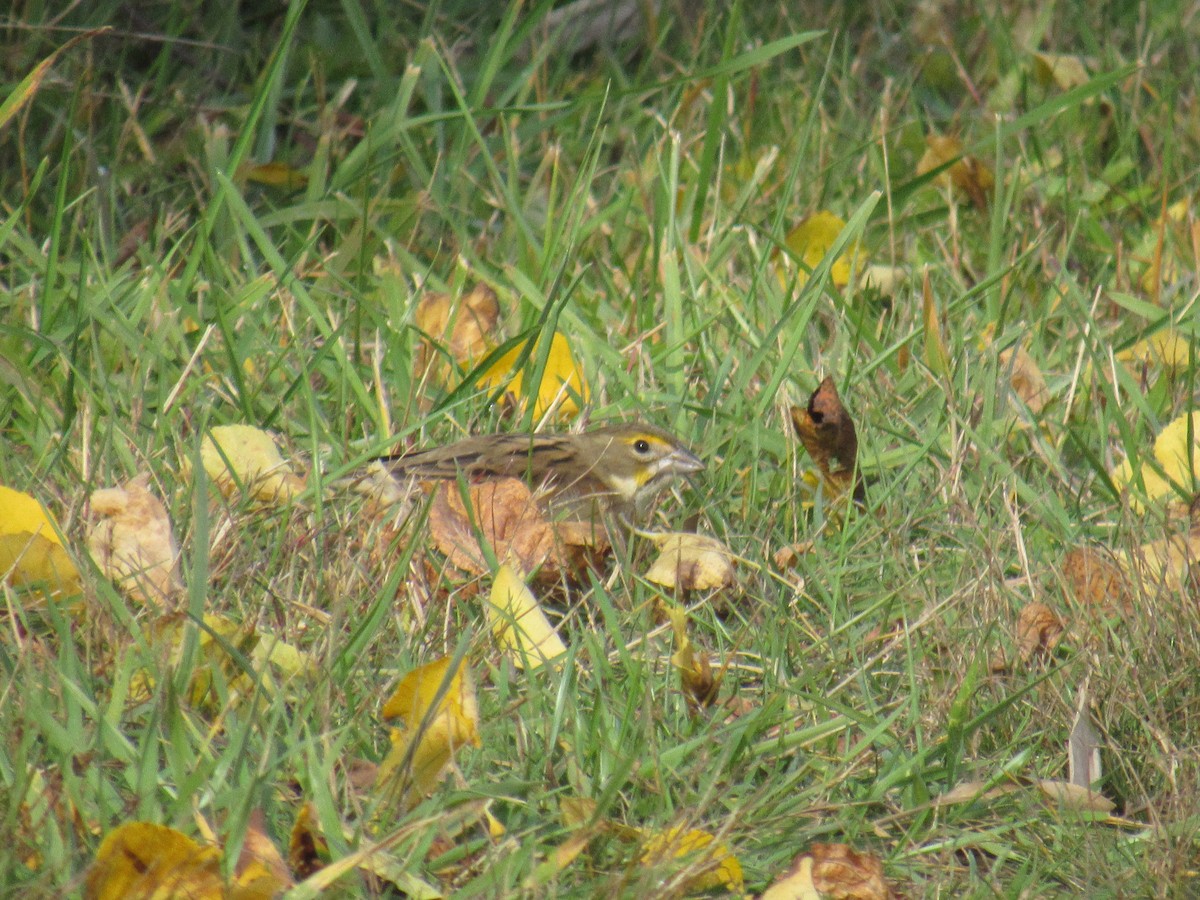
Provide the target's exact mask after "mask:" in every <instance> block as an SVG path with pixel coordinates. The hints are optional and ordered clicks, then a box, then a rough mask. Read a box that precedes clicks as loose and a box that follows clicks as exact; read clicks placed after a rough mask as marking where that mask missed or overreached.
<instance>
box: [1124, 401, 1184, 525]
mask: <svg viewBox="0 0 1200 900" xmlns="http://www.w3.org/2000/svg"><path fill="white" fill-rule="evenodd" d="M1154 459H1155V460H1156V461H1157V463H1158V465H1159V466H1160V467H1161V468H1162V474H1161V475H1160V474H1159V473H1158V472H1157V471H1155V470H1154V468H1152V467H1151V466H1148V465H1144V464H1143V465H1140V466H1138V468H1137V470H1136V471H1135V468H1134V463H1133V459H1132V458H1129V459H1126V460H1125V461H1124V462H1122V463H1120V464H1119V465H1117V466H1115V467H1114V468H1113V470H1112V472H1111V473H1110V475H1111V477H1112V480H1113V484H1114V485H1116V486H1117V487H1118V488H1121V489H1127V488H1128V487H1129V485H1130V484H1132V483H1135V482H1136V481H1137V477H1138V475H1139V474H1140V476H1141V480H1142V483H1143V484H1144V485H1145V488H1146V498H1147V500H1149V501H1150V502H1153V501H1155V500H1158V499H1159V498H1160V497H1165V496H1170V495H1172V494H1174V493H1175V489H1174V487H1173V485H1182V486H1183V488H1184V489H1185V490H1187V491H1189V492H1193V493H1194V492H1195V490H1196V487H1197V485H1196V480H1195V477H1194V473H1196V472H1198V471H1200V410H1198V411H1195V412H1192V413H1184V414H1183V415H1181V416H1179V417H1178V418H1176V419H1175V420H1174V421H1172V422H1171V423H1170V424H1169V425H1167V426H1166V427H1165V428H1163V430H1162V431H1161V432H1159V434H1158V437H1156V438H1155V439H1154ZM1144 461H1145V460H1144V457H1143V462H1144ZM1129 505H1130V506H1131V507H1132V508H1133V510H1134V512H1138V513H1141V512H1145V511H1146V504H1144V503H1143V502H1142V500H1141V497H1140V496H1139V495H1138V494H1136V493H1132V494H1130V497H1129Z"/></svg>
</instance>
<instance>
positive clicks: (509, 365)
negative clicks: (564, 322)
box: [477, 331, 591, 419]
mask: <svg viewBox="0 0 1200 900" xmlns="http://www.w3.org/2000/svg"><path fill="white" fill-rule="evenodd" d="M540 339H541V336H540V335H539V336H536V337H535V338H533V340H535V341H537V340H540ZM526 346H527V345H525V344H519V345H517V346H516V347H513V348H512V349H511V350H509V351H508V352H507V353H505V354H504V355H503V356H501V357H500V358H499V359H497V360H496V361H495V362H494V363H492V364H491V365H490V366H489V367H488V370H487V371H486V372H484V373H483V375H481V376H480V378H479V381H478V382H477V383H478V385H479V386H480V387H481V388H486V389H488V390H496V389H498V388H501V387H503V388H504V393H505V395H506V396H508V397H510V398H512V400H513V402H515V403H517V404H518V405H519V406H520V407H521V408H522V409H524V408H525V407H526V405H527V404H528V403H529V400H530V391H531V390H532V389H531V388H530V387H529V386H528V385H526V384H525V370H526V367H527V366H529V365H533V364H535V363H536V361H537V358H538V353H539V352H540V348H539V347H538V346H537V344H535V345H534V346H533V347H531V348H530V349H529V354H528V357H527V359H526V364H525V365H524V366H522V367H521V368H516V365H517V361H518V360H519V359H520V358H521V354H522V353H523V351H524V350H525V347H526ZM590 397H591V393H590V391H589V389H588V385H587V382H586V381H585V380H584V377H583V369H582V368H581V367H580V365H579V363H578V362H576V361H575V356H574V354H572V353H571V345H570V344H569V343H568V342H567V339H566V337H565V336H564V335H563V334H562V333H560V332H557V331H556V332H554V334H553V335H552V336H551V338H550V352H549V355H548V356H547V357H546V368H545V370H544V371H543V372H542V381H541V384H539V385H538V386H537V388H536V391H534V392H533V415H534V418H538V419H540V418H541V417H542V416H544V415H545V414H546V413H547V412H548V411H550V410H554V415H555V417H556V418H558V419H569V418H571V417H572V416H574V415H576V414H577V413H578V412H579V410H580V406H581V404H585V403H587V402H588V400H589V399H590Z"/></svg>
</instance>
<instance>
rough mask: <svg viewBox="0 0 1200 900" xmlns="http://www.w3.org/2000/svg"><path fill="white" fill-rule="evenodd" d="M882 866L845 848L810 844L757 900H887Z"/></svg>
mask: <svg viewBox="0 0 1200 900" xmlns="http://www.w3.org/2000/svg"><path fill="white" fill-rule="evenodd" d="M895 896H896V895H895V894H894V893H893V892H892V889H891V887H890V886H889V885H888V883H887V881H886V879H884V877H883V862H882V861H881V860H880V859H879V857H877V856H874V855H873V854H870V853H861V852H859V851H857V850H854V849H853V848H851V847H848V846H847V845H846V844H812V845H811V846H810V847H809V848H808V850H806V851H805V852H804V853H801V854H800V855H799V856H797V857H796V858H795V859H794V860H793V861H792V866H791V868H790V869H789V870H788V872H787V874H786V875H784V876H783V877H782V878H780V879H779V880H777V881H776V882H775V883H774V884H772V885H771V887H770V888H768V889H767V891H766V892H765V893H764V894H763V895H762V896H761V897H760V898H759V900H793V898H794V900H819V898H838V900H889V898H892V897H895Z"/></svg>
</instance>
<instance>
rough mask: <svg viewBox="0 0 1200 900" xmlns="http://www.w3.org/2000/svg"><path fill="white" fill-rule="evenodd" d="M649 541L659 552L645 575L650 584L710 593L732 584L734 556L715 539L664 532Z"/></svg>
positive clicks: (683, 533)
mask: <svg viewBox="0 0 1200 900" xmlns="http://www.w3.org/2000/svg"><path fill="white" fill-rule="evenodd" d="M650 540H651V541H653V542H654V544H655V546H656V547H658V551H659V553H658V558H657V559H655V560H654V562H653V563H652V564H651V565H650V569H649V570H648V571H647V572H646V580H647V581H651V582H653V583H654V584H657V585H661V586H662V587H665V588H667V589H668V590H674V589H675V588H679V589H680V590H684V591H710V590H716V589H718V588H723V587H728V586H729V585H731V584H733V554H732V553H731V552H730V551H729V548H728V547H726V546H725V545H724V544H722V543H721V542H720V541H718V540H717V539H716V538H712V537H708V536H706V535H700V534H692V533H690V532H662V533H659V534H655V535H653V536H651V537H650Z"/></svg>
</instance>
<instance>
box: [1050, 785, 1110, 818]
mask: <svg viewBox="0 0 1200 900" xmlns="http://www.w3.org/2000/svg"><path fill="white" fill-rule="evenodd" d="M1036 785H1037V789H1038V790H1039V791H1041V793H1042V794H1043V795H1044V796H1045V797H1046V798H1048V799H1049V800H1052V801H1053V802H1054V803H1056V804H1057V805H1058V808H1059V809H1063V810H1068V811H1071V812H1094V813H1104V814H1108V813H1111V812H1112V811H1113V810H1114V809H1116V808H1117V805H1116V804H1115V803H1113V802H1112V801H1111V800H1109V799H1108V798H1107V797H1105V796H1104V795H1103V794H1100V793H1097V792H1096V791H1093V790H1090V789H1088V788H1086V787H1080V786H1079V785H1077V784H1071V783H1070V782H1069V781H1056V780H1043V781H1038V782H1036Z"/></svg>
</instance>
